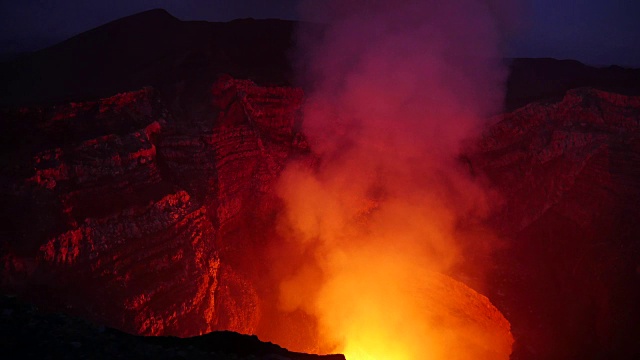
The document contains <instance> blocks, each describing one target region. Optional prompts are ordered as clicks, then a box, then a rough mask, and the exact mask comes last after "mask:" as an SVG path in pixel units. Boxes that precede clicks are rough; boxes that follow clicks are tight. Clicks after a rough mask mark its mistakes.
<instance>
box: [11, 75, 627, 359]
mask: <svg viewBox="0 0 640 360" xmlns="http://www.w3.org/2000/svg"><path fill="white" fill-rule="evenodd" d="M302 101H303V93H302V91H301V90H299V89H294V88H286V87H260V86H257V85H255V84H254V83H252V82H251V81H248V80H238V79H233V78H231V77H228V76H222V77H220V78H219V79H218V81H217V82H216V83H215V84H214V85H213V87H212V90H211V93H210V103H209V104H207V105H206V106H207V107H208V108H207V109H208V111H207V112H205V113H206V114H209V115H208V116H203V117H202V118H199V119H196V121H183V120H182V119H177V118H175V117H174V115H172V113H171V111H169V110H167V108H166V106H165V105H164V103H163V102H162V101H161V99H160V97H159V96H158V94H157V92H156V91H154V90H153V89H151V88H144V89H142V90H139V91H134V92H127V93H121V94H118V95H115V96H112V97H109V98H104V99H102V100H98V101H89V102H78V103H70V104H65V105H57V106H49V107H29V108H21V109H17V110H16V109H14V110H6V111H4V112H3V113H2V119H3V121H4V122H5V123H6V124H8V126H7V132H6V133H5V135H4V136H5V138H6V140H7V141H8V143H7V145H8V146H6V147H5V148H4V149H3V156H2V161H3V164H2V165H3V174H2V183H1V188H0V190H1V194H2V197H3V200H4V204H7V205H5V206H4V208H3V211H4V214H3V219H6V220H4V221H5V222H6V223H4V224H3V230H2V231H3V233H2V254H1V255H2V258H1V264H2V267H1V268H0V269H1V271H2V289H3V291H4V292H7V291H10V292H17V293H20V294H21V295H22V296H24V297H27V298H30V299H31V300H33V301H35V302H39V303H40V304H41V305H42V306H44V307H49V308H53V309H64V310H65V311H67V312H70V313H73V314H75V315H80V316H83V317H85V318H89V319H92V320H94V321H99V322H101V323H104V324H107V325H109V326H113V327H116V328H118V329H122V330H125V331H127V332H130V333H135V334H143V335H177V336H192V335H198V334H203V333H205V332H209V331H212V330H216V329H229V330H234V331H238V332H243V333H259V334H264V335H265V336H267V337H270V338H278V337H281V336H282V333H283V331H284V332H287V336H288V337H289V338H291V339H292V340H291V344H294V345H295V344H309V341H312V338H313V331H314V329H313V326H314V325H313V321H312V320H311V319H308V318H304V316H303V315H302V314H298V315H296V314H293V315H288V317H283V318H275V317H274V315H273V314H274V312H273V311H274V309H273V308H270V306H274V305H273V304H274V303H275V301H274V298H275V296H276V295H275V293H274V290H273V289H272V288H270V287H269V286H268V284H265V283H261V282H260V281H256V280H255V279H259V278H260V276H261V275H264V274H263V272H264V271H265V269H268V268H270V267H272V265H274V264H267V263H265V261H266V260H265V257H264V256H263V255H264V252H265V251H268V250H269V249H267V248H266V247H265V242H266V240H267V239H269V238H270V237H271V236H273V234H274V229H273V227H274V217H275V216H276V214H277V211H278V209H279V206H280V204H279V201H278V200H277V198H276V197H275V196H274V194H273V191H272V186H273V183H274V181H275V180H276V179H277V177H278V174H279V173H280V171H281V170H282V169H283V167H284V166H285V164H286V163H287V162H288V161H290V160H292V159H298V160H299V159H306V161H310V162H312V161H314V159H313V157H312V155H311V152H310V149H309V147H308V144H307V143H306V142H305V140H304V136H303V134H301V133H300V132H299V130H298V129H299V122H300V121H301V119H300V113H299V112H300V107H301V104H302ZM203 106H204V105H203ZM26 129H29V131H26ZM464 159H466V161H467V162H468V164H469V166H470V171H472V173H473V174H474V175H475V176H476V177H477V178H478V179H482V181H484V182H486V183H487V184H488V186H490V187H492V188H493V189H494V190H495V191H496V193H497V194H499V197H500V199H501V203H500V204H499V206H497V207H496V209H495V213H494V215H493V216H492V218H491V219H490V225H491V226H492V227H493V228H494V229H495V230H496V231H497V232H499V233H500V234H501V237H502V238H503V239H505V240H506V241H505V243H506V244H507V245H506V246H505V247H504V248H503V249H501V250H500V251H498V253H497V254H496V259H495V263H494V264H495V265H494V267H493V273H492V276H491V278H490V284H489V289H488V291H489V294H488V295H489V297H490V298H491V300H492V301H493V302H494V303H495V304H496V305H497V306H498V308H499V309H500V310H502V311H503V312H504V313H505V316H506V317H507V319H508V320H509V321H510V322H511V324H512V326H513V333H514V335H515V338H516V347H515V352H514V355H513V358H514V359H534V358H540V357H543V358H558V359H560V358H571V357H579V356H582V357H584V358H593V357H594V356H595V357H597V356H608V355H611V356H613V357H616V356H617V357H625V356H630V355H633V354H635V353H634V352H637V347H636V345H635V344H634V343H633V341H634V339H636V338H637V336H636V335H637V334H638V333H640V329H639V328H638V323H640V322H639V321H638V320H639V319H640V313H639V311H638V310H637V307H636V306H635V304H637V303H638V302H640V290H638V289H640V287H639V286H638V282H639V281H640V275H639V272H638V266H639V265H638V264H640V244H639V242H638V239H639V238H640V225H639V223H638V221H637V219H638V218H640V208H639V206H638V204H640V173H639V172H638V169H640V98H638V97H633V96H624V95H617V94H614V93H608V92H603V91H599V90H594V89H589V88H582V89H576V90H572V91H569V92H568V93H566V95H565V96H564V98H563V99H562V100H561V101H559V102H555V103H533V104H530V105H527V106H525V107H522V108H520V109H518V110H515V111H513V112H511V113H508V114H505V115H503V116H500V117H498V118H496V119H494V123H493V124H492V125H491V126H490V127H489V128H488V129H487V131H486V132H485V134H484V136H483V138H482V139H481V140H480V141H479V143H478V144H477V145H476V146H474V147H473V148H472V150H470V151H468V152H467V154H465V156H464ZM276 293H277V292H276ZM275 322H278V323H279V325H278V327H276V328H275V330H274V327H273V325H272V324H273V323H275ZM268 325H269V326H268ZM284 328H286V329H287V330H286V331H285V330H283V329H284ZM292 334H295V337H297V338H295V339H294V338H292V336H293V335H292ZM311 348H312V347H311Z"/></svg>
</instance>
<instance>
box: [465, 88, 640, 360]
mask: <svg viewBox="0 0 640 360" xmlns="http://www.w3.org/2000/svg"><path fill="white" fill-rule="evenodd" d="M470 157H471V158H472V160H471V163H472V166H473V169H474V170H475V171H476V172H477V174H481V176H486V177H487V178H488V181H489V183H490V184H491V186H492V187H493V188H494V189H496V190H497V192H498V193H499V194H500V196H501V199H502V204H501V206H500V207H499V208H498V211H497V213H496V214H495V216H494V217H493V219H492V221H493V226H494V228H496V229H499V231H500V232H501V233H502V234H503V236H504V237H505V238H506V239H508V244H507V245H506V248H504V249H502V250H501V251H500V252H499V253H498V256H497V265H496V268H495V272H494V275H493V276H492V281H493V282H494V284H493V285H492V288H493V289H494V290H493V294H492V295H493V296H490V297H491V298H492V300H493V301H495V302H497V304H498V305H499V307H501V308H502V309H503V311H505V312H506V316H507V318H508V319H510V321H511V322H512V325H513V331H514V335H515V337H516V339H519V341H517V343H518V342H519V343H520V346H519V347H518V345H517V346H516V351H515V354H514V356H515V357H516V358H546V359H552V358H553V359H566V358H599V357H609V358H630V357H633V356H632V355H634V356H635V355H636V354H638V353H639V349H638V347H637V345H634V344H633V341H634V340H633V339H634V338H637V336H638V335H639V334H640V327H639V326H638V324H639V323H640V322H639V320H640V311H639V310H638V308H637V306H635V305H632V304H638V303H640V286H638V285H640V267H639V266H640V242H639V241H638V239H640V225H639V223H638V219H640V206H639V205H638V204H640V171H639V170H638V169H640V97H634V96H623V95H618V94H614V93H608V92H604V91H599V90H594V89H590V88H580V89H574V90H571V91H569V92H567V93H566V94H565V95H564V97H563V98H562V100H561V101H558V102H556V103H532V104H529V105H527V106H525V107H522V108H520V109H518V110H516V111H514V112H511V113H508V114H506V115H504V116H501V117H500V118H499V119H497V122H496V123H495V124H493V126H491V127H490V128H489V129H488V130H487V132H486V133H485V135H484V138H483V139H482V141H481V142H480V144H479V146H478V148H477V149H476V151H475V152H474V153H473V154H472V155H471V156H470Z"/></svg>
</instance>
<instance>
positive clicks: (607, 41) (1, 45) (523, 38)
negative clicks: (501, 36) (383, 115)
mask: <svg viewBox="0 0 640 360" xmlns="http://www.w3.org/2000/svg"><path fill="white" fill-rule="evenodd" d="M299 1H300V0H226V1H225V0H111V1H97V0H20V1H11V0H1V1H0V54H2V53H12V52H20V51H27V50H34V49H38V48H42V47H46V46H49V45H52V44H55V43H57V42H59V41H61V40H64V39H66V38H69V37H71V36H73V35H76V34H78V33H80V32H83V31H86V30H89V29H91V28H94V27H96V26H99V25H101V24H104V23H107V22H109V21H112V20H115V19H118V18H121V17H123V16H127V15H131V14H134V13H136V12H140V11H144V10H148V9H153V8H164V9H166V10H168V11H169V12H170V13H171V14H173V15H174V16H176V17H178V18H180V19H182V20H207V21H228V20H232V19H235V18H246V17H253V18H281V19H294V20H295V19H297V18H298V17H297V15H296V6H297V4H298V2H299ZM317 1H321V0H317ZM526 1H528V5H527V6H526V8H525V9H524V10H523V11H522V19H521V22H522V24H523V26H522V30H520V31H519V33H518V34H514V35H513V36H512V40H511V42H510V46H509V48H510V50H509V53H508V54H506V55H507V56H514V57H555V58H560V59H566V58H570V59H577V60H580V61H583V62H585V63H588V64H593V65H609V64H618V65H624V66H633V67H640V20H639V19H640V1H638V0H526Z"/></svg>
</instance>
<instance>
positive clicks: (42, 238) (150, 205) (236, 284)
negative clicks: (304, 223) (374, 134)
mask: <svg viewBox="0 0 640 360" xmlns="http://www.w3.org/2000/svg"><path fill="white" fill-rule="evenodd" d="M216 86H218V88H217V89H216V91H218V93H217V94H216V97H214V99H217V101H216V104H215V105H214V107H212V109H215V110H214V111H212V114H213V117H212V118H210V119H203V120H202V121H201V122H200V123H199V124H198V126H197V127H196V128H190V129H187V128H185V127H184V126H180V125H179V124H178V123H177V122H175V121H174V119H172V118H171V117H170V116H169V114H168V112H167V111H166V109H165V108H164V106H163V105H162V103H161V102H160V101H159V100H158V99H157V97H156V95H155V92H154V91H153V90H152V89H149V88H145V89H143V90H140V91H136V92H129V93H122V94H118V95H115V96H113V97H109V98H105V99H102V100H99V101H92V102H84V103H72V104H68V105H62V106H55V107H45V108H25V109H21V110H19V111H13V112H7V113H5V115H4V116H5V117H6V118H5V119H6V120H7V121H8V122H14V123H16V124H21V123H22V122H24V121H31V123H32V124H33V126H34V127H35V128H36V130H35V133H34V134H33V135H32V136H33V137H34V139H36V140H37V141H33V142H31V143H30V144H21V145H19V146H16V147H15V148H14V149H11V151H13V153H9V154H7V155H6V156H5V157H3V159H5V161H7V162H8V164H7V167H6V168H7V169H9V170H12V171H11V172H7V173H6V176H5V177H4V179H3V188H2V190H3V194H2V195H3V197H5V198H6V199H8V200H9V204H10V205H12V206H9V207H6V208H5V210H6V216H7V217H6V218H7V220H8V222H7V224H6V227H5V231H4V236H3V242H2V250H3V251H2V265H3V266H2V285H3V288H4V289H5V290H9V291H18V292H21V293H25V294H27V295H28V296H29V294H30V296H31V297H32V298H33V299H37V297H39V296H43V295H44V296H47V297H49V298H50V299H49V300H48V301H50V302H52V303H50V305H51V306H53V307H61V306H63V307H67V308H69V310H70V311H71V312H73V313H76V314H78V315H82V316H86V317H88V318H91V319H94V320H99V321H100V322H103V323H106V324H108V325H110V326H113V327H116V328H119V329H122V330H125V331H128V332H131V333H137V334H145V335H160V334H163V335H178V336H191V335H197V334H202V333H205V332H209V331H212V330H214V329H228V330H234V331H238V332H243V333H255V329H256V326H257V325H258V314H259V310H260V309H259V304H258V299H257V295H256V289H255V286H254V284H251V283H249V282H248V280H247V279H246V277H245V276H244V275H243V274H240V273H238V272H237V271H235V270H234V267H233V266H232V265H233V263H232V262H231V261H229V259H231V258H234V256H232V254H234V253H237V252H241V251H244V250H246V248H247V247H248V246H250V245H251V243H250V242H248V240H246V238H244V237H242V236H237V235H234V233H235V232H237V231H239V229H241V228H242V226H243V224H244V222H243V221H245V220H246V219H245V217H246V216H248V215H247V214H254V213H255V212H254V211H253V210H252V208H251V207H252V206H255V205H256V204H258V203H260V201H259V200H258V199H261V198H262V197H264V196H266V194H268V193H269V189H270V184H271V183H272V182H273V181H274V179H275V177H276V176H277V173H278V171H279V170H280V169H281V168H282V167H283V166H284V162H285V161H286V160H287V158H288V157H290V156H292V155H294V154H296V153H298V152H301V151H305V146H304V143H303V142H302V143H301V142H299V141H298V140H299V138H300V134H297V133H296V131H295V130H294V124H295V122H296V121H297V117H298V109H299V107H300V104H301V100H302V92H301V91H300V90H298V89H287V88H259V87H257V86H256V85H255V84H253V83H252V82H250V81H241V80H234V79H231V78H228V77H227V78H223V79H222V80H221V81H220V82H219V83H218V84H217V85H216ZM223 99H224V100H223ZM301 144H302V145H301ZM30 152H31V153H30ZM14 154H19V155H20V156H18V155H14ZM25 162H26V163H25ZM251 216H253V215H251Z"/></svg>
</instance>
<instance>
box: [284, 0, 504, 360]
mask: <svg viewBox="0 0 640 360" xmlns="http://www.w3.org/2000/svg"><path fill="white" fill-rule="evenodd" d="M313 3H314V6H319V7H321V9H320V10H322V11H319V12H316V13H326V14H327V15H329V16H328V17H327V19H329V22H328V25H327V27H326V29H323V31H322V37H320V38H318V39H316V38H315V37H314V36H310V37H308V38H306V37H305V36H301V39H300V40H301V43H302V44H303V46H302V48H301V52H302V59H303V60H305V61H308V62H309V66H308V71H309V73H308V74H305V75H306V78H308V80H309V82H310V84H311V85H312V86H311V87H310V90H311V91H310V92H309V93H308V96H307V97H306V100H305V102H304V105H303V115H304V119H303V121H302V123H301V124H302V130H303V133H304V134H305V135H306V136H307V137H308V143H309V145H310V147H311V149H312V150H313V152H314V155H315V156H316V159H318V161H317V162H312V161H309V163H313V164H309V163H306V164H289V165H288V166H287V168H286V169H285V170H284V171H283V173H282V175H281V177H280V179H279V182H278V185H277V192H278V195H279V197H280V198H281V199H282V201H283V204H284V211H283V213H282V214H281V216H280V218H279V223H278V226H279V229H278V230H279V233H280V235H281V236H282V238H284V239H287V240H288V241H289V244H286V246H282V247H280V248H279V249H286V250H279V251H280V252H281V253H280V254H279V255H280V256H281V257H280V258H282V259H287V260H288V259H293V260H292V261H291V263H292V264H291V269H288V270H289V271H288V272H286V271H283V272H284V273H285V274H284V276H283V274H282V273H280V274H279V275H280V278H279V280H281V281H280V282H279V283H280V288H279V290H280V293H279V295H280V298H279V301H280V304H279V305H280V309H281V310H283V311H290V312H294V311H298V312H300V311H302V312H304V313H306V314H307V315H310V316H313V317H314V318H315V320H316V321H317V327H318V332H319V334H318V337H319V339H320V344H319V348H320V349H321V350H322V351H325V350H326V351H336V352H343V353H345V355H346V356H347V358H348V359H349V360H359V359H377V360H390V359H391V360H405V359H406V360H415V359H432V360H444V359H447V360H451V359H454V360H456V359H460V360H462V359H465V360H478V359H492V360H495V359H508V357H509V354H510V353H511V343H512V337H511V334H510V331H509V323H508V322H507V321H506V320H505V319H504V317H503V316H502V315H501V314H500V313H499V312H498V311H497V310H496V309H495V307H493V305H491V303H490V302H489V300H488V299H487V298H486V297H484V296H482V295H480V294H478V293H477V292H475V291H474V290H472V289H470V288H469V287H467V286H466V285H464V284H462V283H460V282H458V281H456V280H454V277H455V276H456V275H460V272H458V270H460V268H463V267H465V266H466V268H474V269H477V270H475V273H473V277H474V278H475V279H477V281H478V282H481V281H482V277H483V275H484V274H483V273H482V269H481V268H482V266H481V265H482V264H467V261H469V260H468V259H467V258H465V255H466V254H468V253H469V252H471V251H486V253H484V254H475V255H478V256H476V258H478V259H488V258H489V254H490V252H491V248H492V245H493V241H494V240H495V239H494V238H493V236H492V235H491V234H490V231H488V230H486V229H484V228H483V226H482V224H483V220H484V219H486V217H487V214H488V213H489V211H490V207H491V206H490V205H491V204H492V203H494V202H495V199H492V198H491V194H490V193H489V192H488V191H486V189H484V188H482V186H480V185H479V184H478V183H477V181H475V180H476V179H474V178H473V177H472V176H471V174H470V172H469V171H468V170H469V169H468V168H464V166H461V163H460V161H458V160H457V159H458V157H459V155H460V153H461V148H462V147H463V144H466V143H473V139H474V138H475V137H476V136H478V135H479V134H480V130H481V129H482V128H483V125H484V122H485V119H486V118H487V116H488V115H489V114H494V113H495V112H496V111H498V110H499V108H500V100H501V99H502V98H503V92H502V87H503V86H502V84H503V80H504V77H503V76H504V74H505V71H504V69H503V67H502V60H500V59H501V58H502V56H501V55H500V44H501V36H500V34H499V33H498V30H499V29H500V28H501V26H500V25H501V24H503V22H502V21H501V19H497V18H496V16H497V14H498V13H500V12H499V11H495V9H494V7H493V5H496V6H497V4H493V2H491V5H492V6H489V4H487V2H486V1H477V0H465V1H456V2H442V1H424V0H420V1H419V0H403V1H396V2H384V1H365V0H340V1H338V0H336V1H326V2H313ZM321 4H325V5H326V7H325V8H322V5H321ZM310 6H311V5H310ZM314 6H311V8H310V9H309V10H310V11H313V10H316V9H315V7H314ZM307 161H308V160H307ZM480 248H482V250H472V249H480ZM289 251H291V253H290V254H289V253H287V254H284V255H283V254H282V253H284V252H289ZM285 262H286V261H285ZM294 262H295V264H293V263H294ZM284 266H286V264H285V265H284ZM276 340H277V339H276Z"/></svg>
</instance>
